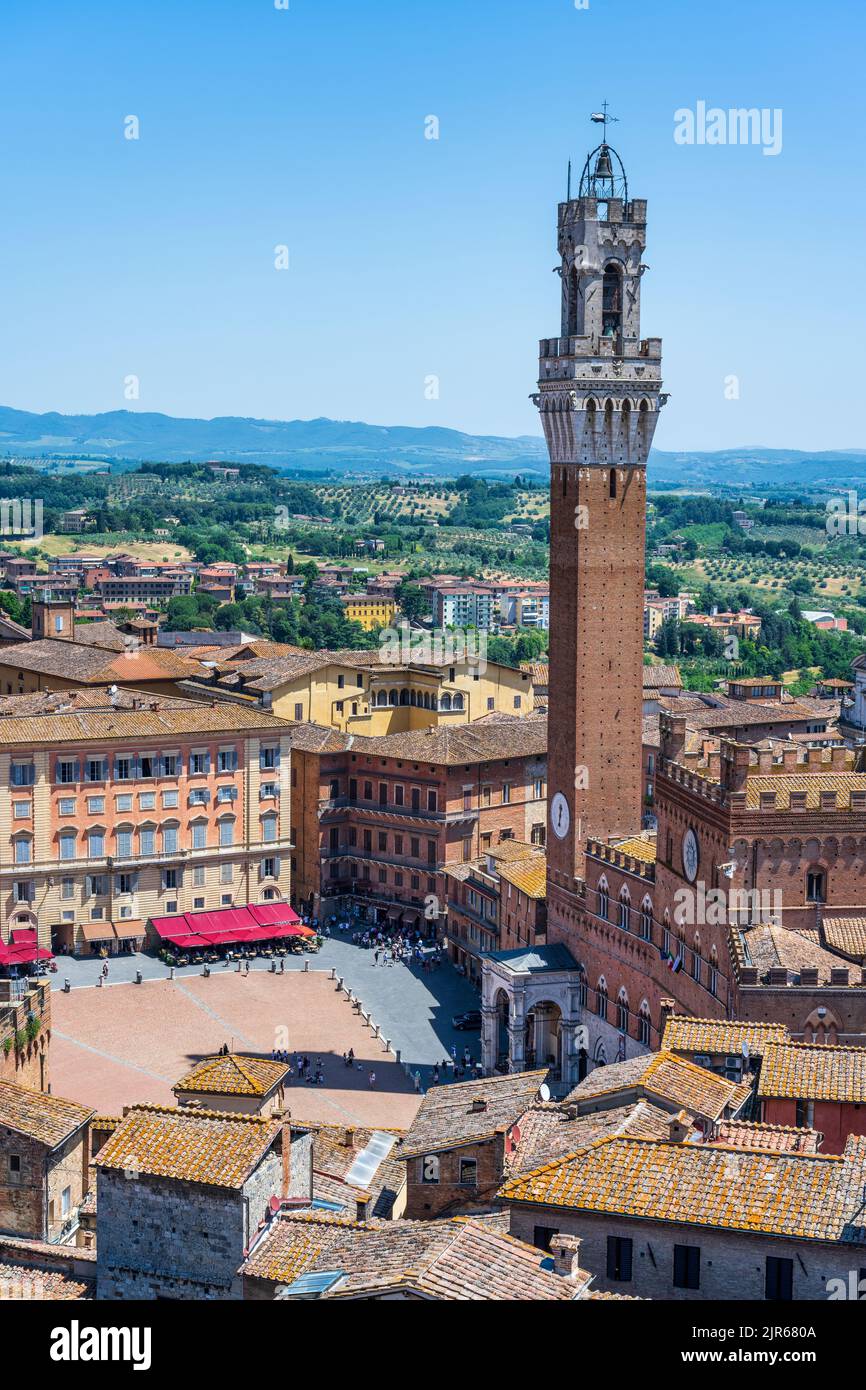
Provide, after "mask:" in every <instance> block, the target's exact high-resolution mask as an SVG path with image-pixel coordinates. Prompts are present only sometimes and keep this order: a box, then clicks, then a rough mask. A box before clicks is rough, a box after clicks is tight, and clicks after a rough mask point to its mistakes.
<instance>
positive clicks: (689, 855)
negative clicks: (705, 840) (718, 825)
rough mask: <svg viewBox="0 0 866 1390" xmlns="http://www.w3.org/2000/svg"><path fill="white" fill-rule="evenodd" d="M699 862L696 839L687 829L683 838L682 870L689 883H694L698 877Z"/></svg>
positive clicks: (692, 832)
mask: <svg viewBox="0 0 866 1390" xmlns="http://www.w3.org/2000/svg"><path fill="white" fill-rule="evenodd" d="M699 861H700V851H699V850H698V837H697V835H696V834H695V832H694V831H693V830H691V829H689V830H687V831H686V833H685V835H684V836H683V869H684V870H685V875H686V878H687V879H688V881H689V883H694V881H695V879H696V878H697V876H698V863H699Z"/></svg>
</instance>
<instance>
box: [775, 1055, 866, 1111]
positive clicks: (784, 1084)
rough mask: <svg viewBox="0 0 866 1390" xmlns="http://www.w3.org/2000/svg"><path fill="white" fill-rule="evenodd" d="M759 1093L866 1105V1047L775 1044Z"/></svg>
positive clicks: (797, 1098)
mask: <svg viewBox="0 0 866 1390" xmlns="http://www.w3.org/2000/svg"><path fill="white" fill-rule="evenodd" d="M758 1095H759V1096H774V1097H775V1096H778V1097H786V1098H789V1099H793V1100H829V1101H840V1102H845V1103H846V1104H849V1105H863V1104H866V1047H827V1046H825V1045H823V1044H821V1043H799V1042H787V1043H772V1044H771V1045H770V1046H769V1047H768V1048H767V1051H766V1052H765V1054H764V1060H763V1062H762V1063H761V1074H760V1077H759V1078H758Z"/></svg>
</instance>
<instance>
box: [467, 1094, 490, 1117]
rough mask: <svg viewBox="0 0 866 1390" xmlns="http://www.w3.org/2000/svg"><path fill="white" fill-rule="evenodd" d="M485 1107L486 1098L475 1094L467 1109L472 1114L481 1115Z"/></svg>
mask: <svg viewBox="0 0 866 1390" xmlns="http://www.w3.org/2000/svg"><path fill="white" fill-rule="evenodd" d="M486 1109H487V1098H486V1097H485V1096H476V1098H475V1100H473V1102H472V1104H471V1105H470V1107H469V1110H470V1112H471V1114H473V1115H481V1114H482V1113H483V1112H484V1111H485V1110H486Z"/></svg>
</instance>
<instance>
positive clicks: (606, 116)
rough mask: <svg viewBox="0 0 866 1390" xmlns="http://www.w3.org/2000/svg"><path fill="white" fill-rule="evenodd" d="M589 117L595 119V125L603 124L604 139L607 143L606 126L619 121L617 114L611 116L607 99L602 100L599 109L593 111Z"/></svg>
mask: <svg viewBox="0 0 866 1390" xmlns="http://www.w3.org/2000/svg"><path fill="white" fill-rule="evenodd" d="M589 119H590V120H591V121H595V124H596V125H600V126H604V141H605V143H607V128H608V126H609V125H611V124H616V123H617V122H618V121H619V116H611V115H610V111H609V103H608V102H607V101H603V102H602V103H601V110H600V111H593V113H592V115H591V116H590V118H589Z"/></svg>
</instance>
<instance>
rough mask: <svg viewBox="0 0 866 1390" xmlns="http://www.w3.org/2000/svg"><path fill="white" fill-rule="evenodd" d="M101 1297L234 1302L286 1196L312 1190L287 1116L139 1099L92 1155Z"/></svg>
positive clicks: (299, 1138) (308, 1147)
mask: <svg viewBox="0 0 866 1390" xmlns="http://www.w3.org/2000/svg"><path fill="white" fill-rule="evenodd" d="M96 1168H97V1218H96V1228H97V1238H96V1248H97V1256H98V1263H97V1297H98V1298H105V1299H130V1298H145V1299H150V1298H174V1299H207V1300H211V1299H231V1298H239V1297H240V1296H241V1285H240V1281H239V1280H238V1277H237V1271H238V1269H239V1267H240V1265H241V1262H242V1260H243V1259H244V1256H245V1254H246V1253H247V1251H248V1250H249V1249H250V1248H251V1246H252V1245H253V1244H254V1243H255V1241H256V1239H257V1238H258V1237H259V1235H260V1234H261V1232H262V1231H263V1230H264V1229H266V1225H267V1222H268V1221H269V1220H270V1219H271V1218H272V1216H273V1214H274V1212H275V1211H277V1210H279V1208H280V1204H281V1202H282V1200H284V1199H290V1198H292V1197H303V1198H306V1199H307V1200H309V1199H310V1198H311V1196H312V1142H311V1136H310V1134H309V1133H308V1132H307V1131H304V1130H300V1129H293V1128H292V1127H291V1125H290V1123H289V1121H288V1120H284V1121H282V1122H280V1121H279V1120H274V1119H269V1118H264V1117H260V1116H246V1115H243V1116H242V1115H229V1114H219V1113H217V1112H212V1111H196V1110H195V1109H193V1108H188V1109H182V1110H172V1109H170V1108H167V1107H165V1108H164V1107H159V1106H138V1107H134V1108H133V1109H131V1110H129V1111H128V1112H127V1113H126V1115H125V1116H124V1120H123V1123H122V1124H121V1125H120V1126H119V1127H118V1128H117V1130H116V1131H115V1132H114V1134H113V1135H112V1136H111V1138H110V1139H109V1140H108V1142H107V1143H106V1144H105V1145H104V1146H103V1147H102V1148H101V1149H100V1151H99V1153H98V1154H97V1156H96Z"/></svg>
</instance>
